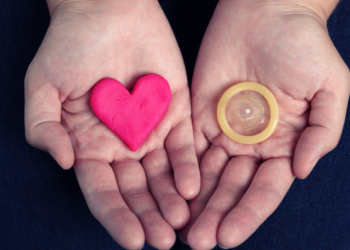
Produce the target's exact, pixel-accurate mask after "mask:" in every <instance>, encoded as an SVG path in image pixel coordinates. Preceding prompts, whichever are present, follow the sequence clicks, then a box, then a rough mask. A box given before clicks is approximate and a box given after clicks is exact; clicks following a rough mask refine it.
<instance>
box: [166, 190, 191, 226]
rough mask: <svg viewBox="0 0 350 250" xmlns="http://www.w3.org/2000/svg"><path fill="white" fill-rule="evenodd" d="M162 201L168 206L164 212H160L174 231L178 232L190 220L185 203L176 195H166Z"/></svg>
mask: <svg viewBox="0 0 350 250" xmlns="http://www.w3.org/2000/svg"><path fill="white" fill-rule="evenodd" d="M163 201H164V203H166V204H169V206H168V209H166V211H162V214H163V216H164V219H165V220H166V221H167V222H168V223H169V224H170V226H171V227H172V228H174V229H175V230H179V229H181V228H183V227H184V226H186V224H187V223H188V221H189V220H190V211H189V209H188V206H187V203H186V201H185V200H184V199H183V198H182V197H180V196H179V195H178V194H176V195H174V194H172V195H167V196H165V197H163Z"/></svg>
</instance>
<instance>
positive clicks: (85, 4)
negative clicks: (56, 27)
mask: <svg viewBox="0 0 350 250" xmlns="http://www.w3.org/2000/svg"><path fill="white" fill-rule="evenodd" d="M137 2H140V3H142V4H148V3H151V2H156V3H158V0H83V1H82V0H46V3H47V6H48V8H49V12H50V15H51V16H52V15H53V13H54V12H55V10H56V9H57V8H58V7H60V6H64V5H70V6H73V8H74V10H75V11H84V10H85V11H89V10H91V8H92V9H96V8H98V7H99V6H108V8H111V9H115V8H117V7H125V6H132V5H135V4H136V3H137Z"/></svg>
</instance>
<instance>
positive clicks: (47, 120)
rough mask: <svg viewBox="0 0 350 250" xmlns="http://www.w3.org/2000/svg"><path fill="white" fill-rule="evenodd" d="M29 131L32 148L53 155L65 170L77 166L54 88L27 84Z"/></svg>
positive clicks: (26, 121) (27, 136)
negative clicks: (62, 122) (74, 164)
mask: <svg viewBox="0 0 350 250" xmlns="http://www.w3.org/2000/svg"><path fill="white" fill-rule="evenodd" d="M25 86H26V87H25V131H26V139H27V141H28V143H29V144H31V145H32V146H34V147H36V148H39V149H41V150H44V151H46V152H49V153H50V154H51V156H52V157H53V158H54V159H55V160H56V161H57V163H58V164H59V165H60V166H61V167H62V168H64V169H68V168H70V167H72V166H73V162H74V152H73V147H72V142H71V140H70V137H69V135H68V133H67V131H66V130H65V129H64V127H63V126H62V125H61V124H60V122H61V100H60V99H59V92H58V90H57V89H56V88H55V87H54V86H53V85H50V84H44V85H41V86H37V84H35V83H34V84H33V83H32V82H29V81H28V80H27V81H26V84H25Z"/></svg>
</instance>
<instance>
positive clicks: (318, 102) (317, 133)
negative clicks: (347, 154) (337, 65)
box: [293, 80, 349, 179]
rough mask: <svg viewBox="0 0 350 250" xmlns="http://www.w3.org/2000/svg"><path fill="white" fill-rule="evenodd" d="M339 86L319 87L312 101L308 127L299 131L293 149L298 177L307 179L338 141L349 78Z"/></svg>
mask: <svg viewBox="0 0 350 250" xmlns="http://www.w3.org/2000/svg"><path fill="white" fill-rule="evenodd" d="M339 86H344V88H333V89H330V88H325V89H322V90H320V91H319V92H317V93H316V95H315V96H314V98H313V99H312V101H311V112H310V117H309V126H308V127H307V128H306V129H305V130H304V132H303V133H302V134H301V137H300V139H299V141H298V143H297V145H296V148H295V152H294V161H293V171H294V175H295V176H296V177H297V178H300V179H304V178H306V177H307V176H308V175H309V173H310V172H311V170H312V169H313V168H314V166H315V165H316V163H317V161H318V160H319V159H320V158H321V157H323V156H324V155H325V154H327V153H328V152H330V151H331V150H333V149H334V148H335V147H336V146H337V144H338V142H339V139H340V136H341V133H342V130H343V126H344V121H345V115H346V109H347V103H348V99H349V81H348V80H347V81H343V82H342V83H340V85H339Z"/></svg>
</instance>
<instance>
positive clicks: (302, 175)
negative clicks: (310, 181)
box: [293, 158, 320, 180]
mask: <svg viewBox="0 0 350 250" xmlns="http://www.w3.org/2000/svg"><path fill="white" fill-rule="evenodd" d="M319 160H320V158H317V159H316V160H315V161H314V163H312V164H310V166H309V167H302V163H298V162H297V161H296V163H293V174H294V176H295V177H297V178H298V179H301V180H304V179H306V178H307V177H308V176H309V175H310V173H311V171H312V170H313V169H314V168H315V166H316V164H317V162H318V161H319Z"/></svg>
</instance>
